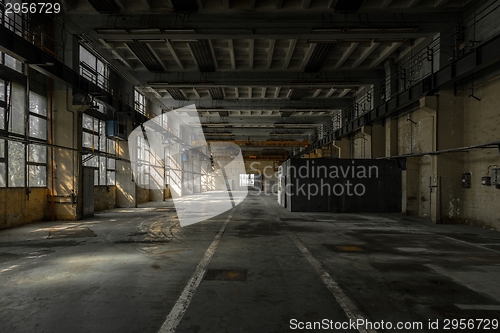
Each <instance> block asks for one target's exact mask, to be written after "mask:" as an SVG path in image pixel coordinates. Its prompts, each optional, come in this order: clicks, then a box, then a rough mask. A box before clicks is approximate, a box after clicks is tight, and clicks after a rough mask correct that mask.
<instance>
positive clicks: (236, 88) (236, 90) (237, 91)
mask: <svg viewBox="0 0 500 333" xmlns="http://www.w3.org/2000/svg"><path fill="white" fill-rule="evenodd" d="M234 95H235V96H236V98H240V90H239V88H238V87H235V88H234Z"/></svg>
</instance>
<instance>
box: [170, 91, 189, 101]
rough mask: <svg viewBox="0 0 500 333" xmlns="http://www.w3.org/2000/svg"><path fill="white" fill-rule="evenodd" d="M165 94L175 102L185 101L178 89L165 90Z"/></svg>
mask: <svg viewBox="0 0 500 333" xmlns="http://www.w3.org/2000/svg"><path fill="white" fill-rule="evenodd" d="M167 92H168V93H169V94H170V96H172V98H173V99H175V100H176V101H184V100H186V97H184V94H183V93H182V92H181V90H180V89H179V88H167Z"/></svg>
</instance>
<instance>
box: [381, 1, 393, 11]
mask: <svg viewBox="0 0 500 333" xmlns="http://www.w3.org/2000/svg"><path fill="white" fill-rule="evenodd" d="M393 2H394V0H382V8H384V9H385V8H389V6H390V5H392V3H393Z"/></svg>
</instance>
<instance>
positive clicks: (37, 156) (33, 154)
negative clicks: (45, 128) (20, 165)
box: [28, 145, 47, 163]
mask: <svg viewBox="0 0 500 333" xmlns="http://www.w3.org/2000/svg"><path fill="white" fill-rule="evenodd" d="M28 152H29V157H28V161H29V162H34V163H47V148H45V146H40V145H29V148H28Z"/></svg>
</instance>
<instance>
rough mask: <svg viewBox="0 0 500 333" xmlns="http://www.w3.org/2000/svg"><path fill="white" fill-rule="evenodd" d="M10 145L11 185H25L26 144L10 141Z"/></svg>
mask: <svg viewBox="0 0 500 333" xmlns="http://www.w3.org/2000/svg"><path fill="white" fill-rule="evenodd" d="M8 147H9V148H8V157H9V159H8V163H9V166H8V167H9V187H24V168H25V157H24V145H23V144H22V143H19V142H14V141H9V146H8Z"/></svg>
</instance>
